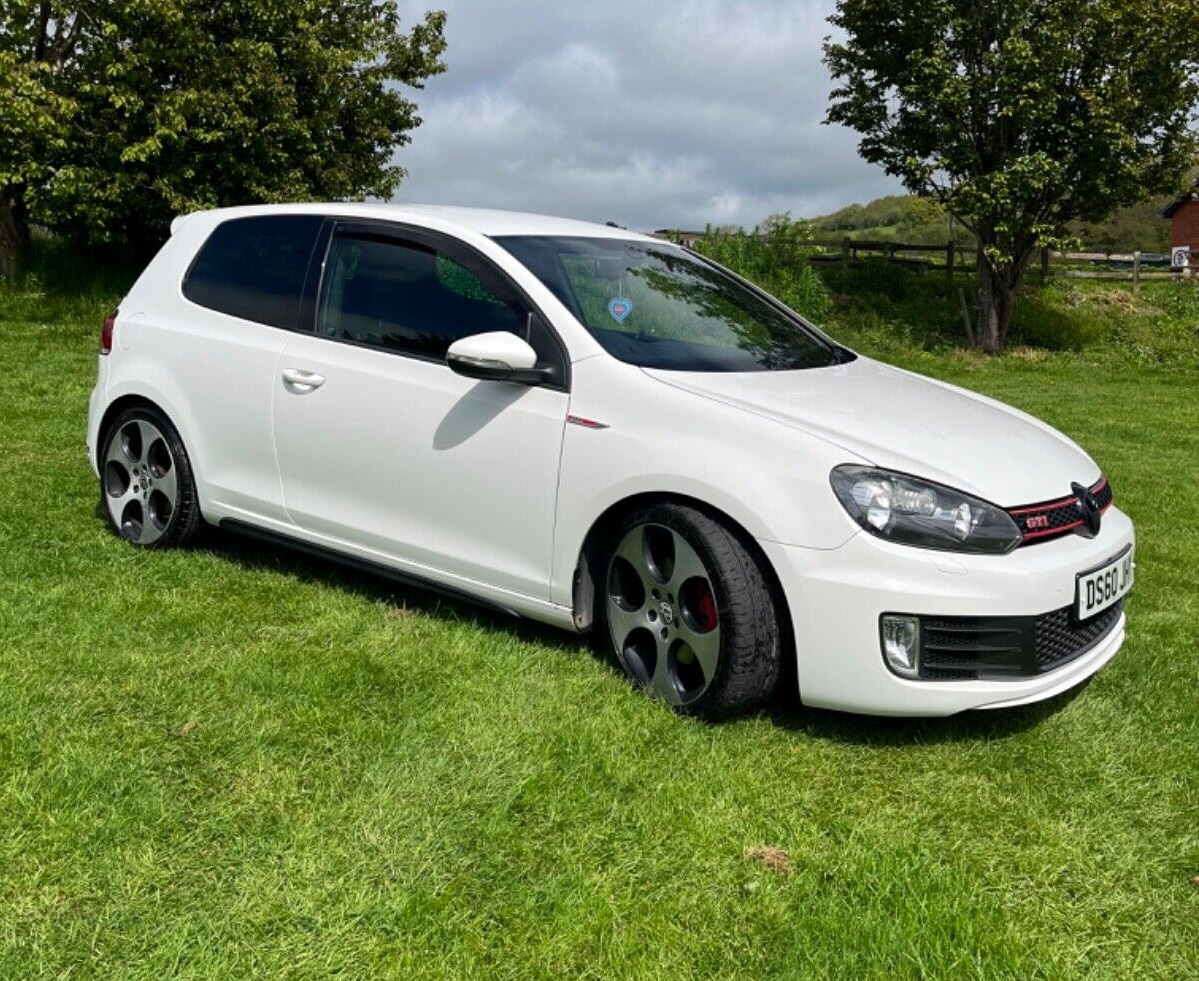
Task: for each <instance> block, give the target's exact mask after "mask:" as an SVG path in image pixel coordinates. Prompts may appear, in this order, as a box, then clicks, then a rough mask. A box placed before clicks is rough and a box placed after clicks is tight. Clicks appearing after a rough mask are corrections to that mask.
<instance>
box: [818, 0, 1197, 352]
mask: <svg viewBox="0 0 1199 981" xmlns="http://www.w3.org/2000/svg"><path fill="white" fill-rule="evenodd" d="M829 21H830V23H831V24H832V25H833V26H834V27H836V28H838V29H839V30H840V31H841V32H843V37H842V38H840V39H836V40H834V39H826V41H825V61H826V63H827V64H828V66H829V68H830V69H831V71H832V74H833V76H834V79H835V80H836V81H837V83H838V84H837V87H836V88H834V90H833V92H832V95H831V101H830V107H829V110H828V114H827V118H826V122H829V123H842V124H844V125H846V126H848V127H850V128H852V129H854V130H857V131H858V132H859V133H860V134H861V135H862V138H861V141H860V143H859V151H860V153H861V155H862V156H863V158H865V159H866V160H868V161H870V162H872V163H878V164H882V165H883V166H884V167H885V168H886V170H887V173H889V174H892V175H894V176H897V177H899V178H901V179H902V181H903V183H904V185H905V186H906V187H907V188H908V189H909V190H911V191H913V192H915V193H918V194H923V195H928V196H932V197H934V198H936V199H937V200H939V201H940V202H941V203H942V204H944V205H945V206H946V207H948V208H949V209H950V210H951V212H952V213H953V214H954V215H955V217H957V218H958V219H959V220H960V221H961V222H962V223H963V224H964V225H965V226H966V227H968V228H969V229H970V230H971V231H972V232H973V233H974V235H975V236H976V238H977V239H978V242H979V245H980V249H979V261H978V281H979V287H978V330H977V340H978V343H979V344H980V346H981V347H982V348H983V349H984V350H986V351H997V350H999V349H1001V348H1002V347H1003V345H1004V344H1005V342H1006V340H1007V335H1008V330H1009V327H1010V325H1011V318H1012V311H1013V306H1014V303H1015V296H1016V291H1017V289H1018V288H1019V286H1020V282H1021V279H1022V278H1023V275H1024V272H1025V270H1026V269H1027V268H1028V265H1029V261H1030V260H1031V259H1032V257H1033V255H1034V254H1035V253H1036V250H1037V249H1038V248H1039V247H1041V246H1044V245H1050V246H1054V245H1057V246H1060V245H1061V244H1062V243H1063V242H1064V239H1065V236H1066V231H1065V229H1066V225H1067V223H1068V222H1070V221H1072V220H1075V219H1082V220H1085V221H1099V220H1102V219H1103V218H1105V217H1106V216H1108V215H1109V214H1111V212H1112V211H1113V210H1114V209H1115V208H1117V207H1119V206H1121V205H1126V204H1130V203H1132V202H1135V201H1138V200H1141V199H1143V198H1144V197H1146V196H1149V195H1159V194H1162V193H1163V192H1168V191H1169V190H1170V189H1171V188H1173V187H1176V186H1178V185H1179V182H1180V181H1181V179H1182V176H1183V175H1184V174H1185V173H1186V171H1187V169H1188V167H1189V166H1190V165H1191V164H1192V163H1193V161H1194V159H1195V153H1196V146H1197V142H1196V136H1195V133H1194V131H1193V130H1192V129H1191V125H1192V122H1193V119H1194V109H1195V106H1196V102H1197V101H1199V46H1197V45H1196V43H1195V39H1196V38H1197V37H1199V4H1196V3H1195V2H1194V0H1158V2H1156V3H1154V4H1153V5H1152V7H1151V8H1150V7H1146V6H1145V5H1144V4H1143V3H1139V2H1137V3H1133V2H1131V0H1022V2H1020V3H1012V2H1010V0H839V2H838V4H837V9H836V12H835V13H834V14H833V15H832V16H831V17H830V18H829Z"/></svg>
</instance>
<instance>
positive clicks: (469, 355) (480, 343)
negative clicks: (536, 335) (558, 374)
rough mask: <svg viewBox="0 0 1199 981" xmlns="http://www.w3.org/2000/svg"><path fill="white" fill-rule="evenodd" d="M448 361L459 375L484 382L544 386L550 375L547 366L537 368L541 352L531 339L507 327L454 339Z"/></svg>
mask: <svg viewBox="0 0 1199 981" xmlns="http://www.w3.org/2000/svg"><path fill="white" fill-rule="evenodd" d="M445 363H446V364H447V365H449V366H450V370H451V371H453V372H455V373H457V374H459V375H464V376H465V377H467V378H479V379H482V380H484V381H510V382H517V383H519V384H521V385H540V384H541V383H542V382H545V381H548V380H549V377H550V373H549V371H548V370H547V369H545V368H537V367H535V365H536V364H537V352H536V351H534V350H533V348H532V347H531V346H530V345H529V342H528V341H525V340H522V339H521V338H519V337H517V336H516V335H515V334H509V333H508V332H507V331H506V330H496V331H491V332H490V333H487V334H475V335H473V336H471V337H463V338H462V339H461V340H457V341H454V343H453V344H451V345H450V347H449V350H448V351H446V353H445Z"/></svg>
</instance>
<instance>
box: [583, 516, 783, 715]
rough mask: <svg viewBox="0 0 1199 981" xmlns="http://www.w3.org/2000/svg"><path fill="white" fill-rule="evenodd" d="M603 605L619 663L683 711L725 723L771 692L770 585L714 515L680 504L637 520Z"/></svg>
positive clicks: (773, 625) (775, 657)
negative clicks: (721, 720) (722, 720)
mask: <svg viewBox="0 0 1199 981" xmlns="http://www.w3.org/2000/svg"><path fill="white" fill-rule="evenodd" d="M601 601H602V607H603V610H604V621H605V625H606V628H607V631H606V632H607V635H608V639H609V642H610V644H611V649H612V652H613V654H614V655H615V658H616V660H617V662H618V663H619V664H620V666H621V667H622V668H623V670H624V672H625V673H626V674H627V675H628V676H629V678H630V679H631V680H632V681H633V683H634V684H635V685H637V686H638V687H641V688H645V689H647V690H648V691H649V692H650V693H652V694H653V695H655V696H657V697H658V698H661V699H662V700H663V701H665V702H666V703H667V704H668V705H670V706H671V707H673V708H675V709H676V710H678V711H680V712H684V713H687V714H695V715H702V716H704V717H707V718H713V719H716V718H725V717H727V716H731V715H738V714H741V713H745V712H749V711H752V710H754V709H756V708H759V707H761V706H762V705H763V704H764V703H765V702H766V701H767V700H768V699H769V698H770V696H771V694H772V693H773V691H774V688H775V685H776V683H777V681H778V675H779V661H780V631H779V625H778V620H777V616H776V612H775V608H774V601H773V598H772V596H771V593H770V589H769V587H768V585H767V582H766V578H765V576H764V575H763V571H762V569H761V568H760V566H759V564H758V561H757V560H756V559H755V557H754V556H752V555H751V554H750V553H749V551H748V550H747V549H746V548H745V547H744V546H743V545H742V544H741V542H740V541H738V539H737V538H736V537H735V536H734V535H733V534H732V533H731V532H730V531H729V530H728V529H727V528H725V527H724V526H723V525H722V524H720V523H719V522H717V521H716V520H714V519H712V518H710V517H708V516H707V515H705V514H703V513H701V512H699V511H696V510H695V509H693V508H689V507H685V506H682V505H676V504H663V505H658V506H655V507H652V508H647V509H645V510H642V511H638V512H636V513H635V514H632V515H630V516H629V518H628V519H627V520H626V521H625V522H624V524H623V526H622V528H621V531H620V533H619V538H618V540H617V542H616V545H615V547H614V548H613V550H612V552H611V554H610V556H609V559H608V562H607V566H606V580H605V589H604V591H603V593H602V594H601Z"/></svg>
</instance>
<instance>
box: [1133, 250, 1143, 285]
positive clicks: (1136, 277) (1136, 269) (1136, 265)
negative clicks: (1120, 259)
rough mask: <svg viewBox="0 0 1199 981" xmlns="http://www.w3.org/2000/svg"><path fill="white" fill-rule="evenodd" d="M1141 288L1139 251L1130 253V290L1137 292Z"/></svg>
mask: <svg viewBox="0 0 1199 981" xmlns="http://www.w3.org/2000/svg"><path fill="white" fill-rule="evenodd" d="M1140 288H1141V253H1140V251H1137V252H1134V253H1133V254H1132V291H1133V292H1134V293H1136V292H1138V291H1139V290H1140Z"/></svg>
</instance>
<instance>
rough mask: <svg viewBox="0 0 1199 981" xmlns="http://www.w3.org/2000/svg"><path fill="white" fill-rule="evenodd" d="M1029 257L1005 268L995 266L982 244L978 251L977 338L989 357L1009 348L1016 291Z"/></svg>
mask: <svg viewBox="0 0 1199 981" xmlns="http://www.w3.org/2000/svg"><path fill="white" fill-rule="evenodd" d="M1026 264H1027V257H1024V259H1023V260H1022V261H1021V260H1017V261H1016V262H1015V263H1012V264H1010V265H1004V266H997V265H995V264H994V263H993V262H992V261H991V260H990V259H989V258H988V257H987V256H986V254H985V246H984V245H983V244H982V243H981V242H980V243H979V250H978V329H977V330H975V332H974V336H975V338H976V340H977V342H978V346H979V347H980V348H982V350H983V351H984V352H986V353H987V354H998V353H999V352H1000V351H1002V350H1003V348H1004V346H1005V345H1006V344H1007V338H1008V331H1009V330H1011V327H1012V314H1013V313H1014V312H1015V309H1016V290H1017V289H1018V288H1019V285H1020V277H1021V274H1022V273H1023V266H1024V265H1026Z"/></svg>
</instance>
